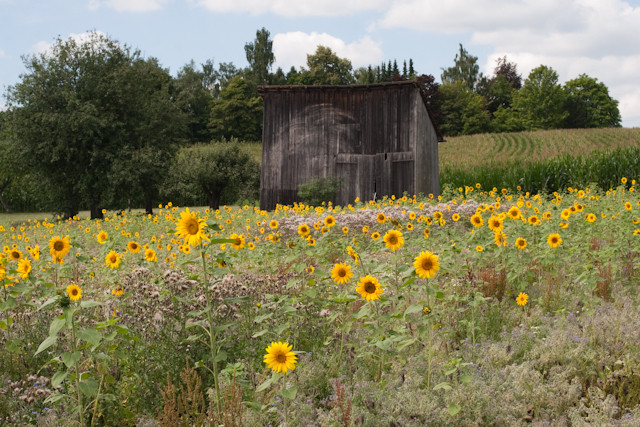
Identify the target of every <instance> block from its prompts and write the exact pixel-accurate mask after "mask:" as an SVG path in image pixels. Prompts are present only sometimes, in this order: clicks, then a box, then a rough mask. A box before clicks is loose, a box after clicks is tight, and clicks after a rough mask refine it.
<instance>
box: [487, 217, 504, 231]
mask: <svg viewBox="0 0 640 427" xmlns="http://www.w3.org/2000/svg"><path fill="white" fill-rule="evenodd" d="M489 228H490V229H491V230H492V231H494V232H496V231H502V229H503V228H504V226H503V225H502V221H501V220H500V218H498V217H497V216H491V217H490V218H489Z"/></svg>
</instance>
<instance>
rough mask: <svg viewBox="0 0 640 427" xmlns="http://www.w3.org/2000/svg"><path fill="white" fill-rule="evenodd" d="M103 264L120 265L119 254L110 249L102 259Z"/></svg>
mask: <svg viewBox="0 0 640 427" xmlns="http://www.w3.org/2000/svg"><path fill="white" fill-rule="evenodd" d="M104 262H105V264H106V265H107V267H109V268H118V267H120V255H118V252H116V251H110V252H109V253H108V254H107V256H106V257H105V259H104Z"/></svg>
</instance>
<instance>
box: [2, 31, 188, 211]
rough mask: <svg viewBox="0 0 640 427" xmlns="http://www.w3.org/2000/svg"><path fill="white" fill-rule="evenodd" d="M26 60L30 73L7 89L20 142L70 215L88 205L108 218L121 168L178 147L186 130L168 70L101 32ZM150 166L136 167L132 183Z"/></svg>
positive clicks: (27, 159)
mask: <svg viewBox="0 0 640 427" xmlns="http://www.w3.org/2000/svg"><path fill="white" fill-rule="evenodd" d="M24 63H25V66H26V68H27V70H28V71H27V73H26V74H23V75H22V76H21V81H20V82H19V83H17V84H16V85H15V86H12V87H10V88H9V90H8V94H7V99H8V100H9V111H8V114H9V119H8V125H9V126H10V128H11V138H12V141H13V142H14V144H13V146H14V148H15V149H16V150H17V152H18V153H19V154H20V157H21V158H22V159H23V160H24V161H25V163H27V165H28V166H29V167H31V168H33V169H36V170H38V171H39V172H40V173H42V174H43V175H44V176H45V177H46V179H47V181H48V182H49V183H50V184H51V185H50V189H51V191H54V192H55V194H54V195H53V196H54V198H55V200H57V209H59V210H60V211H61V212H62V213H63V214H64V215H65V216H67V217H70V216H73V215H75V214H77V212H78V211H79V209H80V208H81V207H88V208H90V210H91V216H92V217H94V218H95V217H101V215H102V214H101V209H100V205H101V204H102V203H103V200H104V196H105V194H106V193H107V192H108V191H111V192H115V191H116V189H115V188H114V184H113V183H111V182H109V179H108V177H109V175H110V173H111V170H112V167H113V165H114V164H118V163H119V162H121V161H123V159H126V158H127V157H126V156H129V155H130V153H132V152H135V151H137V150H140V149H142V150H147V149H148V147H153V150H156V151H163V150H167V149H170V147H171V145H172V143H173V142H174V140H175V139H177V138H178V137H179V136H180V134H181V132H182V129H183V128H182V126H181V125H182V123H183V121H182V116H181V114H180V111H179V109H177V108H176V106H175V105H174V104H173V103H172V102H171V96H170V94H169V90H168V85H169V84H170V82H171V78H170V76H169V74H168V72H167V71H166V70H163V69H162V68H161V67H160V66H159V65H158V63H157V61H155V60H144V59H142V58H141V57H140V53H139V52H138V51H132V50H131V49H130V48H129V47H127V46H123V45H121V44H119V43H118V42H117V41H115V40H112V39H110V38H109V37H107V36H105V35H103V34H101V33H98V32H92V33H89V35H88V38H87V39H86V40H85V41H82V42H80V41H76V40H74V39H73V38H70V39H68V40H62V39H58V40H57V41H56V42H55V44H54V45H53V46H52V47H51V48H50V50H48V51H47V52H45V53H40V54H37V55H32V56H28V57H25V58H24ZM144 167H145V165H144V164H138V165H136V168H131V169H129V170H128V172H129V173H130V174H131V176H130V177H129V179H127V181H126V184H127V185H128V184H131V183H132V182H133V181H135V180H136V179H140V178H141V174H140V172H141V171H142V168H144ZM152 185H153V183H149V186H152ZM118 191H119V190H118ZM147 196H148V195H147V194H145V195H144V196H143V198H146V197H147Z"/></svg>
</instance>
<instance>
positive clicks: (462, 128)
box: [439, 80, 489, 136]
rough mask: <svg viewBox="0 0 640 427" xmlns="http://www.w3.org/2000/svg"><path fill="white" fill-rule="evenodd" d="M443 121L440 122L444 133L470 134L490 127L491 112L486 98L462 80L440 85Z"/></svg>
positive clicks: (454, 134) (453, 134)
mask: <svg viewBox="0 0 640 427" xmlns="http://www.w3.org/2000/svg"><path fill="white" fill-rule="evenodd" d="M439 91H440V94H441V96H442V103H441V104H440V105H441V107H440V110H441V112H442V121H441V123H440V124H439V127H440V130H441V131H442V133H443V134H444V135H447V136H456V135H468V134H474V133H481V132H486V131H487V130H488V129H489V112H488V111H487V110H486V108H485V106H486V99H485V98H484V97H483V96H481V95H478V94H477V93H475V92H473V91H472V90H471V89H469V87H467V86H466V85H465V83H464V82H463V81H461V80H456V81H454V82H452V83H444V84H442V85H441V86H440V90H439Z"/></svg>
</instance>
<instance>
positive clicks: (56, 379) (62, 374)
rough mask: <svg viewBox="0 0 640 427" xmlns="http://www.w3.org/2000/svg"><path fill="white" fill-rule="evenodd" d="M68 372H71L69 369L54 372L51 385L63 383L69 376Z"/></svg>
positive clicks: (56, 385)
mask: <svg viewBox="0 0 640 427" xmlns="http://www.w3.org/2000/svg"><path fill="white" fill-rule="evenodd" d="M68 373H69V372H67V371H58V372H56V373H55V374H53V377H52V378H51V387H52V388H56V387H58V386H59V385H60V384H62V382H63V381H64V379H65V378H67V374H68Z"/></svg>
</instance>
